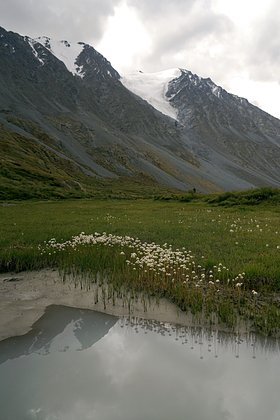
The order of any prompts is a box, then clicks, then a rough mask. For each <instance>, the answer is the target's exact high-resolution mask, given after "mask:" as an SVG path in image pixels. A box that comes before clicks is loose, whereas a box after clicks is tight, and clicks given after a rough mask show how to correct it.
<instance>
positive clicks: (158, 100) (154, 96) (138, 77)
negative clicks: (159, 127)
mask: <svg viewBox="0 0 280 420" xmlns="http://www.w3.org/2000/svg"><path fill="white" fill-rule="evenodd" d="M181 73H182V71H181V70H180V69H178V68H177V69H169V70H164V71H160V72H157V73H143V72H142V71H135V72H132V73H128V74H126V75H123V76H122V77H121V82H122V84H123V85H124V86H125V87H126V88H127V89H129V90H130V91H131V92H133V93H135V94H136V95H138V96H140V97H141V98H142V99H144V100H146V101H147V102H148V103H149V104H151V105H152V106H153V107H154V108H156V109H157V110H158V111H160V112H161V113H162V114H165V115H168V116H169V117H171V118H174V119H175V120H176V119H177V110H176V108H174V107H173V106H172V104H171V103H170V98H168V97H167V96H166V93H167V91H168V85H169V83H170V82H171V81H172V80H174V79H177V78H178V77H180V76H181Z"/></svg>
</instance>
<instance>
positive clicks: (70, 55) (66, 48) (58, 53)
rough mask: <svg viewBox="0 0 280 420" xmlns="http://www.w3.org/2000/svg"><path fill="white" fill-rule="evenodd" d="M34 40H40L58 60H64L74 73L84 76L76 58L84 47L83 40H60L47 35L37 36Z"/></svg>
mask: <svg viewBox="0 0 280 420" xmlns="http://www.w3.org/2000/svg"><path fill="white" fill-rule="evenodd" d="M34 41H36V42H39V43H40V44H42V45H43V46H44V47H45V48H47V49H48V50H49V51H50V52H51V53H52V54H53V55H54V56H55V57H56V58H57V59H58V60H60V61H62V62H63V63H64V64H65V66H66V67H67V69H68V70H69V71H70V72H71V73H72V74H74V75H78V76H80V77H82V76H83V74H82V68H80V67H79V66H77V64H76V60H77V58H78V56H79V55H80V54H81V52H82V51H83V49H84V46H85V44H84V43H83V42H73V43H70V42H68V41H65V40H62V41H58V40H55V39H52V38H48V37H46V36H42V37H39V38H36V39H35V40H34Z"/></svg>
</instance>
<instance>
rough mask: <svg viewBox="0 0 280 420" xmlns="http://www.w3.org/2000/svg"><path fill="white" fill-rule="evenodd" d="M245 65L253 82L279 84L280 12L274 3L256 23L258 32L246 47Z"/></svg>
mask: <svg viewBox="0 0 280 420" xmlns="http://www.w3.org/2000/svg"><path fill="white" fill-rule="evenodd" d="M247 65H248V66H249V68H250V74H251V77H252V78H253V79H254V80H261V81H266V80H267V79H271V80H278V82H279V83H280V76H279V74H280V10H279V8H278V7H276V3H275V7H273V8H271V9H270V10H269V13H268V14H267V15H266V16H264V17H263V18H262V20H261V21H260V22H258V30H257V31H256V34H255V37H254V38H253V39H252V40H251V45H249V46H248V55H247Z"/></svg>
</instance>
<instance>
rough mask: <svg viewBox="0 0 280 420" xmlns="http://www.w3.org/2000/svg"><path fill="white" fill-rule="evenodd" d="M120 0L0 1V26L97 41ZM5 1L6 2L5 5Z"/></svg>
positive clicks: (33, 32)
mask: <svg viewBox="0 0 280 420" xmlns="http://www.w3.org/2000/svg"><path fill="white" fill-rule="evenodd" d="M119 2H120V0H83V1H77V0H60V1H57V0H48V1H44V2H39V1H37V0H25V1H22V0H9V2H7V0H0V16H1V22H0V25H1V26H4V28H5V29H7V30H13V31H15V32H19V33H21V34H22V35H30V36H33V37H36V36H39V35H49V36H52V37H57V38H60V39H61V38H66V39H67V38H68V39H70V40H71V39H72V40H79V41H85V42H89V41H90V40H93V41H94V42H97V41H98V40H99V39H100V38H101V36H102V34H103V31H104V25H105V23H106V20H107V18H108V17H109V16H110V15H112V14H113V13H114V7H115V6H116V5H117V4H118V3H119ZM7 3H8V5H7Z"/></svg>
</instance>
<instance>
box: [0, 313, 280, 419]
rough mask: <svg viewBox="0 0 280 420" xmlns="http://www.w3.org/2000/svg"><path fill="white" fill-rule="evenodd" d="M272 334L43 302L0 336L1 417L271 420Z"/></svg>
mask: <svg viewBox="0 0 280 420" xmlns="http://www.w3.org/2000/svg"><path fill="white" fill-rule="evenodd" d="M279 355H280V349H279V342H277V341H276V340H268V339H260V338H257V337H255V336H253V335H246V336H238V335H236V336H230V335H227V334H223V333H220V332H217V331H206V330H203V329H194V328H187V327H176V326H174V325H171V324H168V323H159V322H156V321H147V320H142V319H137V318H133V317H131V318H122V319H119V320H118V318H116V317H114V316H110V315H105V314H101V313H98V312H94V311H87V310H79V309H73V308H67V307H58V306H52V307H49V308H48V310H47V311H46V313H45V315H44V316H43V317H42V318H41V319H40V320H39V321H38V322H36V323H35V324H34V326H33V329H32V331H31V332H30V333H29V334H26V335H25V336H22V337H14V338H11V339H7V340H4V341H2V342H0V363H1V365H0V418H1V419H2V418H3V420H31V419H37V420H38V419H39V420H78V419H83V420H84V419H85V420H86V419H88V420H89V419H90V420H144V419H147V420H170V419H171V418H174V419H176V420H183V419H184V420H185V419H191V420H204V419H205V420H206V419H207V420H243V419H244V420H245V419H246V420H252V419H254V420H263V419H269V420H276V419H277V420H279V418H280V403H279V386H280V364H279V360H280V358H279Z"/></svg>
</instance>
